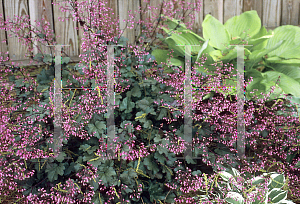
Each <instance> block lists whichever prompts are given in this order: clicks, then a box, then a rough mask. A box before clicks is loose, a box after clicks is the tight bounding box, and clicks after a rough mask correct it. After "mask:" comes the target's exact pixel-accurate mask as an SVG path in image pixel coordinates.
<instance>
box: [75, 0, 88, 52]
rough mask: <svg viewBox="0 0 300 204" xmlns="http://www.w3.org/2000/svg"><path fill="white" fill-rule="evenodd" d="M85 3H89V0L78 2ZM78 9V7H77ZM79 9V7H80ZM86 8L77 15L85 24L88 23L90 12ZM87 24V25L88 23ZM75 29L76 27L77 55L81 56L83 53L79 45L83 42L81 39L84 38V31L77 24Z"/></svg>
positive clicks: (79, 1) (79, 0)
mask: <svg viewBox="0 0 300 204" xmlns="http://www.w3.org/2000/svg"><path fill="white" fill-rule="evenodd" d="M85 1H87V2H88V4H90V3H91V0H78V3H81V2H85ZM79 7H80V6H79ZM80 8H81V7H80ZM88 8H89V7H87V6H85V7H84V12H83V13H81V14H79V15H80V17H81V19H82V20H83V21H85V22H89V19H90V12H89V11H88ZM88 24H89V23H88ZM77 27H78V46H79V54H82V53H83V50H82V48H81V45H82V43H83V40H82V38H84V35H83V34H84V30H83V28H84V27H83V26H81V25H80V24H78V23H77Z"/></svg>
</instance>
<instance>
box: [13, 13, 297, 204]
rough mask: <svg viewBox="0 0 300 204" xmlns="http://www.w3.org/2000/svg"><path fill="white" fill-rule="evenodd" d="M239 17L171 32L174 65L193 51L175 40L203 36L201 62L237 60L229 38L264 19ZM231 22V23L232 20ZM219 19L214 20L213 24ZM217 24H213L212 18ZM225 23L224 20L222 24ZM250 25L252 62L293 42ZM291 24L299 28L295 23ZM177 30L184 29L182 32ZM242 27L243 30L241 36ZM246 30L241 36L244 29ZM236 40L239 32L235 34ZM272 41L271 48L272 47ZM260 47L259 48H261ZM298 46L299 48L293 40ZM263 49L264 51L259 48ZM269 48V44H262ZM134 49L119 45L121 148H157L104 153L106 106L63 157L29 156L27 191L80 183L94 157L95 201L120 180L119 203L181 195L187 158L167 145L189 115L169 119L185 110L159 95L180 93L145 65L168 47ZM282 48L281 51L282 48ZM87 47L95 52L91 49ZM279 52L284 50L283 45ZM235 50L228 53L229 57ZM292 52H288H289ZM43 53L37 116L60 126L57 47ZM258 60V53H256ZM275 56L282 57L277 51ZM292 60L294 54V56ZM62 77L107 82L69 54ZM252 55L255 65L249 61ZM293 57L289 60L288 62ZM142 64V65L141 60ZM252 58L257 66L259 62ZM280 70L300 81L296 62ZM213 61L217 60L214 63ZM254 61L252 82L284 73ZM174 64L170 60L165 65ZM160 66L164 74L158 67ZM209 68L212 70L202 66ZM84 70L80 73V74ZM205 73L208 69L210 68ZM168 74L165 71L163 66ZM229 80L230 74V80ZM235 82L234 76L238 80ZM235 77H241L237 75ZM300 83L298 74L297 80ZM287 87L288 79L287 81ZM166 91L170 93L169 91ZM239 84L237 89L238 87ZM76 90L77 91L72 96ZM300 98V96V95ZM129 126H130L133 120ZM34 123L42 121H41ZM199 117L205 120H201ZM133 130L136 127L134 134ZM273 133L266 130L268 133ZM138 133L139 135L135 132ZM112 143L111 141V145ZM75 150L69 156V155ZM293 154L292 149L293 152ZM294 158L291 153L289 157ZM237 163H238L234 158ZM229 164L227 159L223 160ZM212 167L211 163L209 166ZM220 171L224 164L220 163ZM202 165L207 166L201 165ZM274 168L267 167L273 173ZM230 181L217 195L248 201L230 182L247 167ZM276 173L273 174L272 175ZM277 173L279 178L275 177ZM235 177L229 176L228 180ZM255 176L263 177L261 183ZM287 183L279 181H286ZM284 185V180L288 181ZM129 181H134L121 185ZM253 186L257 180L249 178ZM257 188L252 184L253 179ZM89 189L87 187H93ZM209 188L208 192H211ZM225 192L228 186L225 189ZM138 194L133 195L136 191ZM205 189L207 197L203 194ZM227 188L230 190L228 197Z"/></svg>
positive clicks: (278, 197)
mask: <svg viewBox="0 0 300 204" xmlns="http://www.w3.org/2000/svg"><path fill="white" fill-rule="evenodd" d="M240 18H241V19H242V20H243V21H245V24H244V23H241V22H242V21H241V20H239V18H234V19H233V20H228V22H229V23H228V24H225V25H222V24H220V23H217V22H216V21H215V20H214V19H213V17H210V16H208V17H207V18H206V19H205V22H204V27H205V33H206V34H205V36H204V39H203V38H201V37H199V36H197V35H196V34H195V33H193V32H189V33H186V32H183V33H182V34H178V33H177V34H170V36H169V37H168V38H167V39H166V43H167V44H168V46H169V48H170V49H171V48H172V49H174V50H175V57H174V58H172V59H171V62H170V63H169V65H172V66H173V68H174V67H175V68H178V67H179V66H182V65H183V62H184V57H183V55H184V54H183V53H184V52H185V50H184V46H175V43H179V44H180V43H183V44H191V45H193V44H195V43H198V44H199V45H201V46H199V47H196V46H195V47H193V48H192V49H191V57H192V59H193V60H192V62H193V64H194V63H195V62H196V61H197V60H199V58H200V56H201V54H206V56H207V57H208V61H207V63H212V62H214V61H219V60H221V59H224V60H227V61H228V62H233V61H234V60H236V50H235V51H234V50H226V49H225V47H226V46H224V45H222V43H224V42H225V43H227V44H228V43H232V42H233V39H232V36H233V37H237V39H238V40H239V39H242V38H245V39H249V38H246V37H245V36H244V35H243V34H242V33H241V32H242V30H243V29H244V28H246V27H247V28H248V27H249V22H247V20H246V19H248V18H250V19H252V20H256V19H257V18H256V17H255V14H254V13H253V12H251V13H247V14H245V15H243V16H242V15H241V17H240ZM230 22H231V23H230ZM234 23H236V24H237V25H239V28H238V29H236V30H235V29H233V28H232V26H230V25H231V24H234ZM167 24H169V29H164V30H165V31H166V32H170V31H171V30H173V29H175V30H178V31H187V30H186V27H185V26H184V25H181V24H179V26H178V22H176V21H175V20H171V19H168V22H167ZM210 24H211V25H210ZM209 25H210V26H209ZM219 27H221V28H219ZM209 28H211V29H212V31H218V32H219V31H220V30H221V31H220V33H223V34H224V36H223V37H222V38H220V39H215V38H214V36H213V35H214V33H213V32H211V31H208V29H209ZM249 28H250V33H251V34H252V35H254V36H255V37H253V38H251V39H249V40H250V41H251V40H252V41H251V42H252V44H253V45H255V46H254V47H253V49H249V50H247V49H246V48H245V50H246V53H248V55H247V60H249V63H250V62H251V63H252V64H251V66H252V65H253V66H252V67H255V66H256V63H257V60H258V59H259V60H262V59H261V58H262V57H263V56H264V55H265V54H266V53H269V52H270V53H271V52H273V51H276V50H277V49H278V48H280V47H281V46H282V45H283V44H284V43H285V42H282V41H276V42H275V41H274V42H272V43H270V44H266V43H267V42H268V38H269V37H270V36H267V35H266V33H265V32H264V29H263V28H260V24H259V29H258V25H251V27H249ZM291 32H293V31H292V29H291ZM175 33H176V32H175ZM236 35H238V36H236ZM239 35H241V36H242V37H241V36H239ZM127 40H128V39H126V38H123V37H121V38H120V39H119V41H118V44H123V45H125V44H126V41H127ZM234 40H236V39H234ZM265 47H267V48H265ZM254 48H255V49H254ZM293 49H294V50H296V48H293ZM256 50H257V51H256ZM261 50H262V51H261ZM129 51H130V50H125V53H124V50H123V51H121V49H120V47H116V48H115V56H116V57H121V59H122V64H123V65H121V66H120V67H119V70H118V71H120V73H121V75H120V77H118V78H119V79H118V81H119V85H120V86H122V88H126V87H127V86H128V85H130V86H129V89H128V90H126V91H124V92H122V91H121V93H116V95H115V100H116V101H115V105H116V107H115V111H114V117H115V130H116V133H117V136H118V140H117V141H119V144H121V147H120V150H119V153H120V154H126V155H130V153H129V150H130V149H131V148H129V145H131V144H133V143H135V144H134V147H133V149H134V150H136V151H138V150H139V149H140V148H141V147H142V146H144V147H145V148H146V149H147V150H149V149H150V147H152V146H153V145H154V144H155V145H156V149H155V151H154V152H152V153H151V154H149V155H148V156H145V157H138V158H135V159H133V160H129V159H125V158H124V157H123V156H120V155H118V156H119V157H118V158H117V159H107V158H104V157H105V154H100V153H99V151H100V146H101V145H103V144H102V143H103V142H102V141H104V142H105V141H106V139H107V135H106V128H107V127H106V118H107V116H106V113H102V114H98V113H93V115H92V118H91V120H90V121H88V124H86V125H85V127H84V129H85V130H86V131H87V132H88V134H89V136H90V137H91V139H89V140H82V139H80V138H78V137H75V136H72V137H70V138H69V139H66V138H64V142H63V143H64V146H63V148H62V149H63V151H62V152H61V153H60V154H59V155H58V157H56V158H55V159H53V158H49V159H42V160H41V161H40V160H38V159H34V160H31V161H27V162H28V165H29V166H30V164H33V165H31V166H30V167H29V168H28V170H32V169H34V170H35V171H36V172H35V174H34V176H33V177H32V178H30V179H27V180H25V181H24V182H20V184H21V183H22V185H21V186H22V187H24V188H26V191H25V192H24V195H29V193H31V189H30V188H31V187H32V186H35V185H36V184H38V186H35V187H34V188H33V190H32V193H33V194H38V191H37V190H38V189H40V188H45V189H47V193H49V192H50V187H49V185H47V182H50V183H52V184H54V185H55V184H58V183H65V182H66V181H67V180H68V179H71V180H73V181H74V182H75V183H76V184H78V185H80V183H79V182H78V178H77V177H76V176H75V175H76V174H77V173H80V172H82V171H83V170H84V169H85V167H86V166H87V163H90V164H91V165H92V166H94V167H96V168H97V174H98V177H97V178H95V179H91V180H90V181H89V184H90V185H91V186H93V187H94V189H93V191H94V192H95V196H94V197H93V200H92V201H93V202H94V203H104V202H107V201H108V199H109V196H108V195H107V194H106V192H105V191H106V190H103V189H105V188H104V187H110V186H114V187H115V188H116V189H117V191H120V192H121V194H117V193H116V194H115V195H114V198H115V201H114V202H115V203H117V202H121V198H120V196H122V199H124V200H130V201H131V203H132V204H135V203H142V202H141V201H142V200H141V199H143V201H144V202H147V203H153V202H157V203H158V202H166V203H173V202H174V198H176V197H178V196H179V195H181V194H182V193H181V192H178V188H179V186H180V183H178V182H177V181H176V182H175V181H174V180H175V173H176V172H178V171H179V170H182V171H184V170H185V168H184V166H183V165H177V166H176V164H175V161H176V160H177V159H176V156H179V155H175V153H173V152H170V150H169V149H168V148H167V147H166V146H170V145H171V144H172V143H174V142H177V141H176V140H175V139H174V136H173V135H172V134H171V135H170V134H169V135H168V136H166V135H165V133H166V131H171V130H174V129H175V128H174V127H176V129H177V130H176V131H174V132H175V135H176V136H178V137H183V135H184V134H183V129H184V128H183V127H184V124H183V119H178V120H177V121H176V122H172V123H168V124H167V122H166V118H178V116H179V115H181V112H180V111H178V110H177V111H174V112H172V114H171V112H170V110H169V109H167V108H166V107H162V106H161V104H156V103H154V101H157V102H159V101H163V102H164V103H167V104H169V105H174V102H176V101H175V99H174V98H172V97H171V96H170V95H169V94H165V92H166V91H170V90H172V89H173V87H171V86H166V85H165V84H159V83H158V81H157V80H156V79H154V78H153V77H148V78H147V79H145V76H146V74H145V71H148V70H150V69H151V68H153V66H154V59H156V61H157V62H159V64H160V63H161V62H167V61H166V52H165V50H159V49H152V53H151V54H148V55H145V56H144V57H143V59H144V60H143V61H139V58H138V56H135V55H134V53H133V52H129ZM221 51H224V52H225V53H226V52H227V54H225V55H224V58H222V57H221V56H222V54H221V55H220V53H221ZM274 53H275V52H274ZM85 54H88V52H87V53H85ZM277 54H278V56H279V54H280V56H285V55H281V54H282V53H277ZM226 57H227V58H226ZM285 57H286V56H285ZM35 59H36V60H39V61H43V62H44V63H46V64H48V66H47V67H45V68H44V69H42V71H41V72H40V73H39V74H38V76H37V78H36V81H37V83H38V87H37V92H41V93H42V96H41V100H40V102H39V104H40V106H39V107H36V109H38V110H39V111H40V112H39V113H37V114H36V115H33V116H32V118H36V116H40V117H41V118H44V119H47V120H48V124H47V123H45V122H44V123H43V122H39V125H41V126H42V128H43V129H44V130H45V129H46V130H48V131H49V132H51V133H53V129H54V127H53V119H52V118H50V117H49V115H50V112H49V110H44V108H43V106H45V105H49V104H50V100H49V97H50V95H49V87H50V86H53V79H54V75H55V74H54V70H55V69H54V68H55V67H54V62H55V61H54V59H53V58H52V57H51V56H50V55H42V54H37V55H36V56H35ZM251 60H252V61H251ZM273 60H274V59H273ZM289 60H290V59H289ZM61 63H62V85H63V87H66V86H67V85H68V84H69V83H67V81H69V82H70V83H72V85H68V87H69V88H79V87H82V86H85V87H88V86H89V87H95V86H97V85H100V86H102V85H103V84H96V81H95V79H87V80H86V82H85V83H84V84H81V83H80V82H79V81H77V80H76V79H74V78H73V77H72V75H73V74H74V72H75V73H76V75H79V76H80V77H81V78H85V77H84V72H83V69H87V68H88V65H85V64H76V65H68V63H69V58H62V60H61ZM249 63H248V65H249ZM92 64H93V65H97V62H95V61H94V62H92ZM286 64H287V63H286ZM139 65H142V66H139ZM251 66H250V67H251ZM273 66H274V69H277V71H278V72H280V73H285V76H287V78H285V77H283V79H284V80H285V83H287V80H289V78H292V77H294V79H295V80H294V81H298V78H300V77H299V76H300V75H296V74H298V71H297V70H296V69H295V68H292V67H289V69H288V71H286V70H283V69H281V68H282V67H276V66H275V65H273ZM211 67H212V66H211ZM252 67H251V68H249V69H248V74H251V75H253V76H255V80H256V81H254V82H255V83H253V84H252V88H254V87H256V82H257V83H258V84H257V87H261V84H263V85H264V86H265V87H267V86H269V85H270V84H271V82H270V80H267V79H275V78H276V77H277V76H278V74H275V72H274V73H273V74H266V73H263V72H259V71H257V70H255V69H253V68H252ZM102 68H103V69H106V68H107V67H106V65H104V66H102ZM164 68H166V66H165V67H164ZM295 70H296V71H295ZM155 71H157V74H159V72H158V70H155ZM201 71H204V70H201ZM78 72H79V74H78ZM164 73H173V70H170V69H169V70H167V69H165V70H164ZM203 73H204V72H203ZM161 76H165V75H163V74H161ZM10 80H11V81H14V82H15V83H16V86H17V87H16V94H17V95H18V97H20V98H22V99H23V102H24V101H26V100H28V98H29V96H31V95H33V94H34V93H33V91H28V92H26V93H25V92H22V91H21V88H22V87H23V86H27V87H28V85H27V84H25V85H24V83H23V81H22V79H15V78H14V77H11V78H10ZM294 81H292V83H291V82H290V83H288V85H293V84H294ZM227 82H229V81H227ZM231 82H232V81H231ZM232 83H233V82H232ZM295 83H296V82H295ZM280 87H281V88H282V89H284V87H286V88H287V86H285V85H281V86H280ZM66 93H69V96H68V97H66V98H65V100H66V101H64V102H67V101H68V103H66V104H67V105H68V106H72V105H73V104H75V103H76V104H79V103H80V102H81V101H80V99H79V97H80V96H81V95H83V94H84V91H80V90H79V91H76V93H75V91H73V90H72V91H67V92H65V91H63V95H66ZM161 93H163V94H161ZM233 93H234V92H231V93H230V94H233ZM73 95H74V97H72V96H73ZM211 96H212V95H207V96H206V98H203V100H205V99H208V98H211ZM293 99H294V100H296V99H297V98H296V97H294V98H293ZM24 107H26V105H25V104H22V106H21V107H20V108H19V109H18V110H22V109H23V108H24ZM26 111H27V112H26V115H32V114H33V113H34V111H33V108H32V107H29V108H27V110H26ZM82 116H83V115H80V114H78V115H77V118H76V121H77V123H84V122H85V120H84V119H83V118H82ZM126 124H127V126H126V127H125V125H126ZM161 124H163V128H159V127H160V125H161ZM33 125H36V124H35V123H34V124H33ZM138 125H139V126H141V130H137V129H135V127H137V126H138ZM198 125H199V124H198ZM213 130H214V126H211V125H210V124H209V123H205V122H203V123H201V127H200V128H195V127H193V137H194V136H195V134H196V133H195V132H196V131H198V132H199V136H198V137H199V139H200V140H201V139H203V138H204V137H210V136H211V134H212V133H213ZM129 133H130V134H129ZM262 134H266V133H262ZM131 135H134V136H132V137H131ZM48 137H49V135H46V134H43V135H42V138H40V139H41V140H43V143H42V145H40V146H39V148H41V149H44V150H45V151H48V150H49V148H53V144H51V143H50V142H49V141H48V140H47V139H48ZM104 149H105V148H104ZM195 154H196V155H201V154H204V151H203V150H201V149H199V148H197V146H196V147H195ZM215 154H216V155H221V156H224V155H228V157H229V158H234V157H235V155H234V154H233V153H232V152H231V151H230V150H229V148H226V147H225V145H222V144H218V145H217V148H215V149H214V152H209V153H208V155H209V158H210V159H211V161H214V159H215V158H216V156H215ZM295 154H296V153H295V152H291V155H292V156H293V155H294V156H295ZM67 156H68V157H67ZM292 156H291V157H292ZM288 159H289V160H292V159H291V158H288ZM182 160H183V162H184V165H185V167H189V168H190V169H191V172H192V174H193V175H199V174H201V173H202V169H200V167H199V166H200V165H198V161H196V160H194V159H192V158H191V157H187V158H186V159H182ZM233 165H237V164H233ZM221 166H222V165H221ZM204 168H206V167H204ZM214 168H215V169H214V170H215V171H216V168H217V167H214ZM199 169H200V170H199ZM266 175H267V174H266ZM268 175H270V178H272V179H273V180H271V182H270V183H269V186H268V187H269V193H268V194H267V196H268V197H269V198H271V199H272V201H274V202H278V203H279V201H282V200H284V199H285V198H286V192H285V191H283V190H281V188H283V184H282V183H285V180H284V177H282V176H281V175H277V174H268ZM220 176H221V177H222V179H223V181H225V184H224V183H223V184H222V183H218V185H219V186H222V185H223V186H227V187H230V188H231V190H232V191H230V192H228V193H227V194H226V195H225V196H224V195H223V194H222V192H221V191H220V190H218V189H217V188H218V186H217V187H216V189H215V191H214V194H212V195H214V196H215V195H216V196H223V197H222V198H223V199H226V200H227V202H229V203H238V202H236V201H234V200H233V197H238V198H239V199H240V202H239V203H243V201H242V200H245V198H244V194H242V192H240V191H239V189H240V186H239V185H236V186H234V187H231V185H230V184H229V183H230V182H229V180H230V178H236V177H238V176H239V173H238V172H237V171H236V170H235V169H230V170H228V172H223V173H220ZM272 176H273V177H272ZM264 179H265V178H262V179H260V178H256V180H255V182H256V183H257V185H258V184H260V183H261V182H262V181H264ZM275 181H277V182H275ZM226 182H227V183H226ZM255 182H254V183H252V184H253V185H256V183H255ZM166 183H171V184H176V185H177V186H178V188H177V189H175V190H172V189H169V188H167V187H166V185H165V184H166ZM278 183H279V184H278ZM280 183H281V184H282V185H281V184H280ZM122 184H123V185H126V187H121V186H122ZM140 184H141V185H142V192H141V197H139V198H138V197H136V196H133V195H134V192H137V189H138V188H139V185H140ZM210 184H211V185H212V184H213V181H210ZM247 187H249V186H247ZM249 188H250V187H249ZM88 190H89V189H87V188H86V191H88ZM206 193H207V192H206ZM223 193H224V192H223ZM130 196H133V198H131V197H130ZM201 196H202V197H201ZM201 196H200V197H201V198H204V197H205V196H206V197H205V198H207V195H201ZM226 196H227V197H226Z"/></svg>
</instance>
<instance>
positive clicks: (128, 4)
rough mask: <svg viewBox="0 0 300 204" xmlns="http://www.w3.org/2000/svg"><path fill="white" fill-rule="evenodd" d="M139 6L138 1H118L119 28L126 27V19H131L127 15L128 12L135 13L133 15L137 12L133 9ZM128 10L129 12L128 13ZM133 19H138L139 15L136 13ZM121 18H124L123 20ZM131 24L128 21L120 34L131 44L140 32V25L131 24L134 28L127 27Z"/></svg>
mask: <svg viewBox="0 0 300 204" xmlns="http://www.w3.org/2000/svg"><path fill="white" fill-rule="evenodd" d="M139 6H140V4H139V2H138V1H135V0H128V1H119V20H120V22H119V23H120V29H121V30H123V29H125V28H126V23H127V20H129V19H130V21H131V19H132V18H131V17H129V14H133V13H135V15H136V14H137V12H133V11H135V10H139ZM130 10H131V11H130ZM128 11H129V12H130V13H128ZM133 19H134V20H135V21H139V20H140V16H139V15H136V16H135V18H133ZM123 20H125V22H124V21H123ZM131 25H132V23H130V22H128V24H127V28H126V29H125V30H124V33H123V35H122V36H124V37H126V38H128V40H129V43H130V44H133V43H134V41H135V38H136V36H138V35H139V34H140V25H137V24H133V25H134V27H135V28H136V29H129V28H128V27H130V26H131ZM121 32H122V31H121Z"/></svg>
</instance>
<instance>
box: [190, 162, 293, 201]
mask: <svg viewBox="0 0 300 204" xmlns="http://www.w3.org/2000/svg"><path fill="white" fill-rule="evenodd" d="M203 178H204V180H205V183H206V184H205V188H204V189H202V188H201V189H198V190H199V191H198V192H200V193H199V194H200V195H197V196H196V197H194V198H195V199H197V200H198V203H206V202H207V201H211V203H217V202H216V200H218V201H222V202H224V203H232V204H244V203H249V204H250V203H251V204H269V203H277V204H279V203H281V204H283V203H286V204H292V203H294V202H292V201H290V200H287V199H286V198H287V190H286V189H288V182H287V179H285V177H284V174H282V173H281V174H280V173H277V172H269V173H266V172H265V173H262V174H261V175H260V176H255V177H253V178H251V179H248V178H246V177H245V176H242V175H241V174H240V172H239V171H238V170H237V169H235V168H229V169H228V170H227V171H220V172H218V173H217V174H215V177H214V178H211V179H209V180H208V179H207V177H206V175H204V177H203ZM207 189H211V191H210V192H208V191H207Z"/></svg>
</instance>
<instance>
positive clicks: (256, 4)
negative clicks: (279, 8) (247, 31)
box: [243, 0, 263, 21]
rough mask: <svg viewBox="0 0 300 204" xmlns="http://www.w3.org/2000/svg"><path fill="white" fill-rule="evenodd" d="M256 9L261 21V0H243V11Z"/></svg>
mask: <svg viewBox="0 0 300 204" xmlns="http://www.w3.org/2000/svg"><path fill="white" fill-rule="evenodd" d="M251 10H256V12H257V14H258V16H259V18H260V19H261V21H262V20H263V1H262V0H244V5H243V12H246V11H251Z"/></svg>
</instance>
